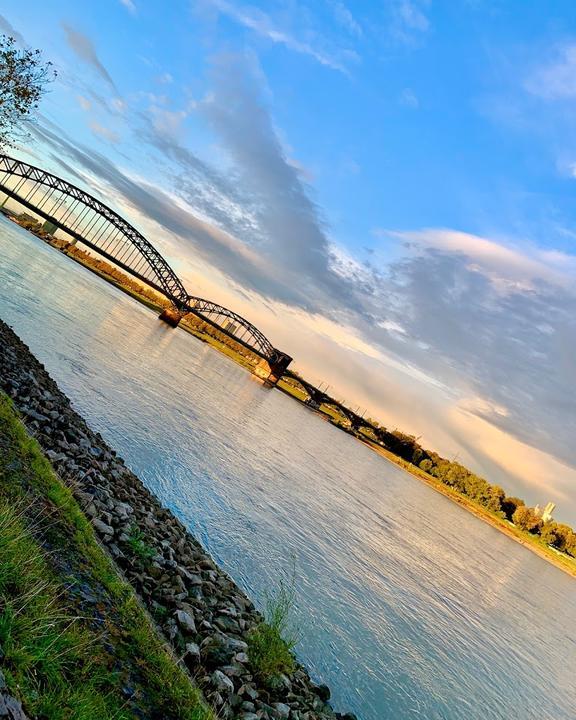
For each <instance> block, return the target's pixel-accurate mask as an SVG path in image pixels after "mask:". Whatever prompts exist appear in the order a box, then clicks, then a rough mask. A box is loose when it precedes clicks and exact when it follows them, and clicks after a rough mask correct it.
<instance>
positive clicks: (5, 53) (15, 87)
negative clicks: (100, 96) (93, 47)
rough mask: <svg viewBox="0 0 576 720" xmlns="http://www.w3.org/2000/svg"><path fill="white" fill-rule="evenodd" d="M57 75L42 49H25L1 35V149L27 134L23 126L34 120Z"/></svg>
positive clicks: (12, 39) (11, 39)
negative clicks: (49, 86)
mask: <svg viewBox="0 0 576 720" xmlns="http://www.w3.org/2000/svg"><path fill="white" fill-rule="evenodd" d="M55 76H56V73H55V71H54V70H53V69H52V63H50V62H43V60H42V53H41V52H40V50H30V49H21V48H19V47H18V46H17V45H16V42H15V40H14V38H11V37H8V36H7V35H0V149H5V148H7V147H11V146H13V145H14V138H15V137H18V136H22V134H23V133H24V135H25V132H24V130H23V123H24V122H26V121H29V120H30V119H31V117H32V115H33V113H34V111H35V110H36V109H37V108H38V103H39V101H40V98H41V97H42V95H43V94H44V92H45V91H46V85H47V84H48V83H49V82H50V81H51V80H53V79H54V77H55Z"/></svg>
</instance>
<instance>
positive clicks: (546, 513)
mask: <svg viewBox="0 0 576 720" xmlns="http://www.w3.org/2000/svg"><path fill="white" fill-rule="evenodd" d="M555 507H556V504H555V503H553V502H549V503H548V504H547V505H545V506H544V507H543V508H541V507H540V505H536V507H535V508H534V515H536V517H539V518H540V520H542V522H548V521H549V520H552V513H553V512H554V508H555Z"/></svg>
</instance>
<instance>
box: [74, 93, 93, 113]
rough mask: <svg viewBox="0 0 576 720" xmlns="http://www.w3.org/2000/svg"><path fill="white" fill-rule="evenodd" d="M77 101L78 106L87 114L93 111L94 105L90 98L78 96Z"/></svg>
mask: <svg viewBox="0 0 576 720" xmlns="http://www.w3.org/2000/svg"><path fill="white" fill-rule="evenodd" d="M76 99H77V100H78V105H80V107H81V108H82V110H84V111H85V112H88V110H91V109H92V103H91V102H90V100H88V98H85V97H84V96H83V95H78V97H77V98H76Z"/></svg>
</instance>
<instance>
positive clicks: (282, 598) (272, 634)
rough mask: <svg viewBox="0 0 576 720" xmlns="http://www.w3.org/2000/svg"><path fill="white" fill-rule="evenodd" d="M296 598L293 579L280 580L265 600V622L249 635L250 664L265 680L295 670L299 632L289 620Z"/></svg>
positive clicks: (257, 674)
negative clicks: (276, 587) (288, 581)
mask: <svg viewBox="0 0 576 720" xmlns="http://www.w3.org/2000/svg"><path fill="white" fill-rule="evenodd" d="M294 600H295V590H294V579H293V578H292V580H291V582H290V583H288V584H287V583H285V582H284V581H283V580H281V581H280V585H279V587H278V590H277V591H276V593H275V594H274V595H271V596H269V597H268V598H267V600H266V607H265V611H264V621H263V622H261V623H260V624H259V625H257V626H256V627H255V628H254V629H253V630H252V631H251V632H250V633H249V635H248V638H247V640H248V657H249V659H250V665H251V667H252V670H253V671H254V674H255V675H256V676H257V677H259V678H260V679H261V680H263V681H265V682H266V681H270V680H272V679H273V678H275V677H277V676H278V675H281V674H290V673H291V672H293V671H294V669H295V663H296V661H295V659H294V654H293V650H294V648H295V647H296V645H297V644H298V640H299V633H298V631H296V630H294V629H293V627H292V624H291V622H290V614H291V612H292V608H293V606H294Z"/></svg>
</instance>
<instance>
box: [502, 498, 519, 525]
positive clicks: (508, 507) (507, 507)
mask: <svg viewBox="0 0 576 720" xmlns="http://www.w3.org/2000/svg"><path fill="white" fill-rule="evenodd" d="M522 505H524V500H520V498H517V497H506V498H504V501H503V502H502V510H503V511H504V513H505V514H506V517H507V518H508V520H512V517H513V515H514V513H515V512H516V510H517V508H519V507H520V506H522Z"/></svg>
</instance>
